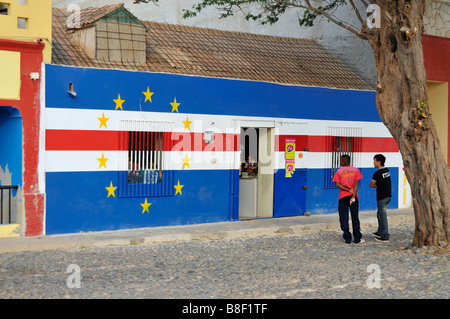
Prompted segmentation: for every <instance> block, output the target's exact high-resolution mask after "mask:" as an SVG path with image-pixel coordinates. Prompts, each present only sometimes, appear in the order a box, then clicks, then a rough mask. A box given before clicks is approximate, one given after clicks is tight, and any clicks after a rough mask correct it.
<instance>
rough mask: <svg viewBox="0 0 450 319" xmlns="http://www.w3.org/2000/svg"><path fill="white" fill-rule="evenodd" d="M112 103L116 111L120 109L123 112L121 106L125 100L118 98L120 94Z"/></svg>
mask: <svg viewBox="0 0 450 319" xmlns="http://www.w3.org/2000/svg"><path fill="white" fill-rule="evenodd" d="M113 101H114V102H116V110H117V109H118V108H119V107H120V109H121V110H122V111H123V107H122V104H123V102H125V100H122V99H121V98H120V94H119V97H118V98H117V100H113Z"/></svg>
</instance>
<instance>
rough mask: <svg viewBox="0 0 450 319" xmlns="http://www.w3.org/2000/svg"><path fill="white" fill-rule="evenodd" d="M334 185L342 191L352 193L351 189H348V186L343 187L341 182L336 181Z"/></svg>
mask: <svg viewBox="0 0 450 319" xmlns="http://www.w3.org/2000/svg"><path fill="white" fill-rule="evenodd" d="M336 186H337V187H338V188H339V189H341V190H343V191H346V192H350V193H352V189H350V188H348V187H345V186H344V185H342V184H341V183H339V182H336Z"/></svg>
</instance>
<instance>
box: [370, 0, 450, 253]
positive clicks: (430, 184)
mask: <svg viewBox="0 0 450 319" xmlns="http://www.w3.org/2000/svg"><path fill="white" fill-rule="evenodd" d="M424 2H425V1H419V0H417V1H416V0H414V1H404V0H403V1H402V0H400V1H384V4H383V5H382V6H381V12H382V14H381V27H380V28H378V29H374V30H371V31H368V32H367V33H366V34H367V37H368V41H369V43H370V44H371V46H372V49H373V51H374V54H375V63H376V68H377V75H378V88H377V97H376V103H377V108H378V112H379V114H380V117H381V120H382V121H383V123H384V124H385V125H386V127H387V128H388V129H389V131H390V133H391V134H392V136H393V137H394V138H395V140H396V141H397V143H398V146H399V149H400V152H401V155H402V158H403V162H404V167H405V174H406V177H407V179H408V182H409V184H410V186H411V193H412V198H413V206H414V214H415V221H416V227H415V233H414V240H413V245H414V246H419V247H421V246H424V245H426V246H439V245H445V246H447V247H449V242H450V229H449V226H450V216H449V214H450V171H449V169H448V168H447V165H446V163H445V160H444V156H443V153H442V150H441V147H440V142H439V139H438V136H437V133H436V127H435V125H434V123H433V121H432V115H431V114H430V109H429V105H428V89H427V80H426V71H425V66H424V63H423V50H422V42H421V31H422V16H423V13H424V8H425V6H424Z"/></svg>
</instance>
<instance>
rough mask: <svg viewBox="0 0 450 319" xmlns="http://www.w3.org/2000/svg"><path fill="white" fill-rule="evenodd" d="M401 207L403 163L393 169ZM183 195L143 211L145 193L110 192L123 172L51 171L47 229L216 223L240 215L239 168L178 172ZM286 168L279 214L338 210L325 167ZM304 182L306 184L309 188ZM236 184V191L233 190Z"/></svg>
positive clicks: (370, 195)
mask: <svg viewBox="0 0 450 319" xmlns="http://www.w3.org/2000/svg"><path fill="white" fill-rule="evenodd" d="M390 171H391V176H392V177H391V178H392V192H393V197H392V201H391V204H390V205H389V208H397V203H398V194H397V193H398V192H397V189H398V168H390ZM374 172H375V169H374V168H363V169H361V173H362V175H363V179H362V180H361V182H360V189H359V198H360V211H365V210H375V209H376V200H375V198H376V196H375V189H372V188H369V183H370V180H371V178H372V175H373V173H374ZM174 173H175V174H174V175H175V179H174V180H175V184H177V182H178V180H179V181H180V185H184V186H183V188H182V189H181V191H182V194H181V195H180V194H177V195H175V196H168V197H147V202H148V203H151V205H150V207H149V212H144V213H143V207H142V206H141V204H142V203H144V201H145V198H144V197H136V198H119V197H118V196H117V192H116V197H113V196H110V197H109V198H108V197H107V195H108V191H107V190H106V189H105V187H108V186H110V183H111V181H112V182H113V186H117V185H116V181H117V179H118V172H73V173H70V172H65V173H61V172H60V173H47V175H46V176H47V180H46V187H47V189H46V193H47V209H46V212H47V213H46V233H47V234H49V235H51V234H61V233H74V232H87V231H102V230H115V229H127V228H139V227H155V226H169V225H186V224H198V223H211V222H221V221H230V220H237V219H238V211H237V207H238V200H239V198H236V196H235V195H234V194H236V193H237V194H239V191H238V188H237V187H238V186H237V185H238V184H236V183H238V182H239V180H238V178H237V179H236V177H238V174H239V172H238V171H237V170H236V171H234V170H231V171H230V170H217V171H214V170H205V171H188V170H186V171H175V172H174ZM284 174H285V171H284V170H278V171H277V172H276V173H275V175H274V183H275V184H274V217H284V216H294V215H302V214H304V213H305V212H311V213H312V214H326V213H336V212H337V202H338V193H339V191H338V190H337V189H325V188H324V178H325V170H324V169H308V170H297V171H296V172H295V174H294V175H293V177H292V178H285V177H284ZM303 185H307V186H308V188H307V189H306V190H304V189H303ZM233 187H234V190H235V191H234V193H233Z"/></svg>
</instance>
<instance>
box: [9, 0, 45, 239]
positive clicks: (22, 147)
mask: <svg viewBox="0 0 450 319" xmlns="http://www.w3.org/2000/svg"><path fill="white" fill-rule="evenodd" d="M51 14H52V13H51V1H50V0H44V1H39V2H38V1H23V0H4V1H1V2H0V69H1V72H0V136H1V141H0V188H1V189H2V190H1V192H2V194H1V199H2V200H1V203H0V206H1V218H0V219H1V220H0V236H19V235H21V234H22V235H27V236H32V235H39V234H42V233H43V231H44V228H43V227H44V226H43V225H44V221H43V216H44V205H45V190H44V187H43V185H44V175H43V174H40V173H39V165H40V162H39V157H40V154H41V152H44V144H43V143H44V140H43V138H41V131H40V129H41V126H40V123H41V121H40V120H41V115H42V113H41V97H42V95H41V93H42V91H41V84H42V81H41V80H42V77H43V74H42V65H43V61H46V62H47V63H50V61H51V45H50V44H51ZM11 187H13V188H11Z"/></svg>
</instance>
